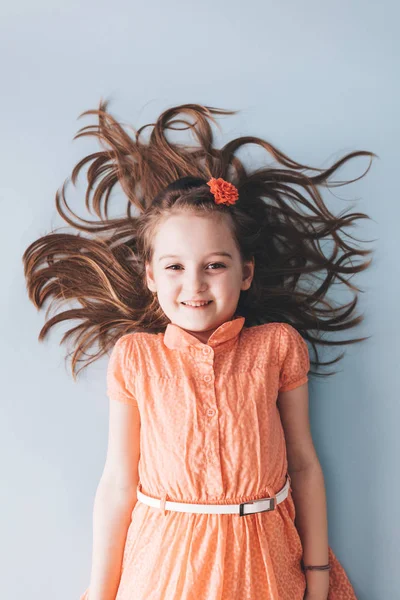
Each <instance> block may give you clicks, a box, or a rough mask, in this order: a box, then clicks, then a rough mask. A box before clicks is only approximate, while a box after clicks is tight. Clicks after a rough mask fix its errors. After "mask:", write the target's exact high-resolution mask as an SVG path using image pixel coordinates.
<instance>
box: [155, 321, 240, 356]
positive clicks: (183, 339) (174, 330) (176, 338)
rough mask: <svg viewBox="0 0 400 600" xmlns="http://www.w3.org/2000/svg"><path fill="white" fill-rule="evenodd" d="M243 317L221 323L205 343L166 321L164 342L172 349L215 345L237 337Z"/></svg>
mask: <svg viewBox="0 0 400 600" xmlns="http://www.w3.org/2000/svg"><path fill="white" fill-rule="evenodd" d="M244 322H245V317H241V316H237V317H234V318H233V319H231V320H230V321H225V323H222V324H221V325H220V326H219V327H217V329H215V331H213V333H212V334H211V335H210V337H209V338H208V341H207V342H206V343H203V342H201V341H200V340H198V339H197V338H196V337H195V336H194V335H192V334H191V333H189V332H188V331H186V329H183V328H182V327H179V325H176V324H175V323H168V325H167V327H166V329H165V332H164V344H165V345H166V346H167V347H168V348H171V349H172V350H174V349H184V348H186V347H187V346H204V345H209V346H213V347H214V346H217V345H218V344H222V343H223V342H226V341H228V340H232V339H233V338H235V337H237V336H238V335H239V333H240V331H241V330H242V328H243V325H244Z"/></svg>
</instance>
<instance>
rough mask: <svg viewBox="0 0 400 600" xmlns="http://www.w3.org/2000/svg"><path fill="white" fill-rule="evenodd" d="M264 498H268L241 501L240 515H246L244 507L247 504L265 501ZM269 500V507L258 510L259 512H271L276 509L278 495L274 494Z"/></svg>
mask: <svg viewBox="0 0 400 600" xmlns="http://www.w3.org/2000/svg"><path fill="white" fill-rule="evenodd" d="M264 500H266V498H259V499H258V500H249V502H241V503H240V504H239V516H240V517H245V516H246V515H245V514H244V512H243V507H244V505H245V504H255V503H256V502H263V501H264ZM268 500H269V501H270V504H269V507H268V508H264V509H263V510H258V511H257V512H269V511H270V510H275V507H276V496H272V497H271V498H268ZM246 514H254V513H246Z"/></svg>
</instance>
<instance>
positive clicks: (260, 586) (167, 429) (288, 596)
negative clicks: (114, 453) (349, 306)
mask: <svg viewBox="0 0 400 600" xmlns="http://www.w3.org/2000/svg"><path fill="white" fill-rule="evenodd" d="M244 321H245V319H244V317H240V316H239V317H238V316H236V317H235V318H233V319H232V320H230V321H227V322H225V323H223V324H222V325H220V326H219V327H218V328H217V329H216V330H215V331H214V332H213V333H212V335H211V336H210V337H209V339H208V341H207V343H206V344H205V343H202V342H200V341H199V340H197V338H195V337H194V336H193V335H191V334H190V333H189V332H187V331H185V330H184V329H181V328H180V327H179V326H178V325H175V324H173V323H170V324H169V325H168V326H167V328H166V330H165V332H164V333H159V334H150V333H144V332H140V333H139V332H138V333H132V334H127V335H124V336H122V337H121V338H120V339H119V340H118V341H117V343H116V344H115V346H114V348H113V351H112V354H111V356H110V360H109V366H108V371H107V393H108V395H109V397H110V398H111V399H112V400H115V401H118V402H126V403H130V404H134V405H136V406H137V407H138V410H139V412H140V421H141V432H140V459H139V466H138V469H139V484H138V489H140V490H141V491H142V492H143V493H144V494H147V495H149V496H153V497H156V498H165V499H167V500H172V501H177V502H190V503H210V504H211V503H215V504H224V503H235V504H236V503H240V502H245V501H248V500H253V499H257V498H262V497H265V496H270V495H273V494H274V493H276V492H277V491H279V490H280V489H281V488H282V487H283V485H284V483H285V478H286V473H287V457H286V446H285V438H284V431H283V428H282V424H281V420H280V417H279V411H278V408H277V405H276V400H277V395H278V392H279V391H283V390H290V389H294V388H295V387H297V386H299V385H302V384H303V383H305V382H306V381H307V380H308V377H307V373H308V371H309V368H310V362H309V356H308V348H307V345H306V343H305V341H304V340H303V338H302V337H301V336H300V334H299V333H298V332H297V330H296V329H294V328H293V327H292V326H290V325H288V324H285V323H268V324H264V325H258V326H255V327H250V328H247V327H244ZM294 519H295V505H294V501H293V498H292V493H291V490H290V491H289V495H288V497H287V498H286V500H284V501H283V502H282V503H280V504H278V505H277V508H276V509H275V510H274V511H270V512H264V513H254V514H248V515H244V516H242V517H241V516H239V515H238V514H197V513H180V512H174V511H168V510H165V511H163V510H162V509H158V508H153V507H150V506H148V505H146V504H144V503H141V502H140V501H138V502H136V504H135V506H134V508H133V511H132V519H131V522H130V525H129V529H128V533H127V538H126V544H125V549H124V554H123V562H122V572H121V577H120V585H119V588H118V593H117V596H116V599H115V600H303V597H304V592H305V588H306V579H305V575H304V573H303V572H302V570H301V567H300V561H301V557H302V545H301V540H300V537H299V535H298V532H297V529H296V527H295V524H294ZM329 557H330V561H331V564H332V570H331V572H330V591H329V600H355V599H356V596H355V594H354V591H353V588H352V586H351V583H350V581H349V579H348V577H347V575H346V573H345V571H344V569H343V567H342V565H341V564H340V562H339V561H338V559H337V558H336V556H335V555H334V553H333V551H332V549H331V548H329ZM88 591H89V589H87V590H86V591H85V592H84V594H83V595H82V596H81V599H80V600H87V598H88Z"/></svg>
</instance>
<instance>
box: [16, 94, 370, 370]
mask: <svg viewBox="0 0 400 600" xmlns="http://www.w3.org/2000/svg"><path fill="white" fill-rule="evenodd" d="M107 105H108V102H107V101H105V102H103V101H100V106H99V109H98V110H88V111H85V112H83V113H82V114H81V115H80V117H82V116H84V115H91V114H95V115H97V116H98V124H97V125H91V126H86V127H83V128H81V129H79V130H78V133H77V134H76V135H75V137H74V139H76V138H79V137H83V136H96V137H97V138H98V139H99V141H100V145H101V146H102V147H103V148H104V149H103V150H101V151H99V152H95V153H94V154H90V155H88V156H86V157H85V158H84V159H82V160H81V161H80V162H79V163H78V164H77V165H76V166H75V167H74V169H73V171H72V176H71V179H72V183H73V184H74V185H75V184H76V181H77V178H78V174H79V172H80V170H81V169H82V167H83V166H84V165H86V164H87V163H91V164H90V166H89V168H88V171H87V189H86V194H85V205H86V208H87V209H88V211H89V212H91V211H92V210H93V211H94V212H95V214H96V215H97V219H96V220H92V221H90V220H86V219H83V218H81V217H79V216H77V215H76V214H75V213H73V211H72V210H71V209H70V207H69V206H68V204H67V201H66V197H65V191H66V185H67V183H68V179H67V180H66V181H65V182H64V184H63V186H62V189H61V190H60V189H59V190H58V191H57V193H56V198H55V199H56V207H57V211H58V213H59V214H60V215H61V216H62V218H63V219H64V220H65V221H66V222H67V223H68V224H69V225H70V226H72V227H73V228H74V229H75V230H78V232H77V233H55V232H52V233H50V234H48V235H45V236H43V237H41V238H39V239H38V240H36V241H34V242H33V243H32V244H30V245H29V247H28V248H27V249H26V250H25V252H24V254H23V264H24V274H25V278H26V283H27V290H28V294H29V298H30V299H31V301H32V302H33V303H34V305H35V306H36V307H37V308H40V307H41V306H42V305H43V304H44V302H45V301H46V300H47V299H50V300H51V303H50V306H49V308H48V312H49V311H50V309H52V308H53V307H54V305H55V306H56V308H58V304H60V305H62V304H63V303H65V302H67V301H70V300H77V301H78V304H79V306H78V307H70V308H68V309H67V310H64V311H60V312H59V313H58V314H55V316H53V317H51V318H50V319H49V320H48V321H47V322H46V323H45V325H44V326H43V328H42V329H41V331H40V333H39V341H42V340H43V339H44V337H45V335H46V333H47V332H48V330H49V329H50V328H51V327H52V326H53V325H55V324H56V323H58V322H61V321H68V320H71V319H76V320H78V324H77V325H75V326H74V327H71V328H70V329H69V330H68V331H67V332H66V333H65V334H64V335H63V338H62V340H61V342H60V343H63V342H64V341H65V340H67V339H68V338H69V337H70V336H73V338H74V347H75V349H74V352H73V354H72V375H73V378H74V379H76V375H77V374H78V373H79V371H80V370H82V369H83V368H84V367H85V366H88V365H89V364H90V363H91V362H93V361H94V360H96V359H97V358H99V357H100V356H102V355H103V354H105V353H107V352H108V351H109V350H110V349H111V348H112V346H113V345H114V344H115V342H116V341H117V339H118V338H119V337H121V336H122V335H124V334H127V333H130V332H135V331H147V332H150V333H159V332H162V331H164V330H165V327H166V325H167V324H168V322H169V319H168V318H167V316H166V315H165V314H164V313H163V311H162V309H161V307H160V306H159V304H158V301H157V298H156V296H155V295H154V294H153V293H152V292H150V290H149V289H148V287H147V284H146V279H145V268H144V265H145V263H146V261H150V260H151V257H152V238H153V235H154V232H155V229H156V227H157V225H158V224H159V223H160V220H161V219H164V218H166V217H167V216H168V215H170V214H172V212H173V211H181V210H191V211H200V212H201V213H202V214H207V213H215V212H217V213H225V214H227V215H229V217H228V219H229V222H230V224H231V230H232V234H233V237H234V239H235V242H236V243H237V245H238V248H239V250H240V254H241V257H242V259H243V260H250V259H251V258H252V257H254V259H255V271H254V278H253V282H252V285H251V287H250V289H249V290H246V291H242V292H241V296H240V299H239V304H238V307H237V313H239V314H241V315H242V316H244V317H245V318H246V321H245V323H246V327H251V326H254V325H259V324H262V323H268V322H273V321H280V322H286V323H290V324H291V325H292V326H293V327H295V328H296V329H297V330H298V331H299V332H300V334H301V335H302V336H303V337H304V338H305V339H306V340H308V341H309V342H310V344H311V345H312V347H313V349H314V351H315V360H312V361H311V363H312V364H315V365H316V366H317V368H318V367H319V366H320V365H330V364H333V363H335V362H337V361H338V360H340V359H341V358H342V357H343V355H344V353H341V354H340V355H339V356H338V357H336V358H335V359H333V360H331V361H327V362H323V361H322V360H320V358H319V356H318V348H317V343H319V344H323V345H343V344H350V343H356V342H360V341H363V340H365V339H367V338H365V337H364V338H355V339H354V338H353V339H347V340H343V339H342V340H332V339H329V340H328V339H324V338H323V332H324V331H326V332H333V331H342V330H345V329H349V328H351V327H355V326H356V325H357V324H358V323H360V322H361V321H362V320H363V316H353V312H354V309H355V307H356V303H357V294H355V295H354V299H353V300H352V301H351V302H349V303H347V304H344V305H342V306H336V307H334V306H333V305H332V304H331V303H329V302H328V300H327V298H326V296H327V292H328V291H329V289H330V286H331V285H333V284H334V283H337V281H335V280H338V281H339V282H342V283H343V284H345V285H346V286H348V287H349V288H350V289H352V290H353V291H360V290H359V288H357V287H356V286H355V285H354V284H353V283H351V282H350V278H351V277H352V275H354V274H355V273H359V272H361V271H363V270H364V269H366V268H367V267H368V266H369V264H370V263H371V260H372V259H369V260H367V261H361V262H360V263H359V264H358V265H356V264H354V262H353V260H354V258H355V257H357V256H364V255H367V254H369V253H370V252H371V250H367V249H361V248H357V247H356V245H354V246H353V245H352V244H351V242H350V241H347V240H345V239H344V237H345V236H347V237H349V238H352V236H350V235H349V234H348V233H347V234H346V233H345V232H344V229H345V228H346V227H350V226H352V225H353V223H354V221H356V220H358V219H369V218H370V217H368V216H367V215H365V214H364V213H359V212H356V213H355V212H353V213H348V214H346V211H344V212H343V213H342V214H341V215H339V216H335V215H333V214H332V213H331V212H330V211H329V210H328V208H327V206H326V205H325V203H324V201H323V199H322V197H321V194H320V192H319V190H318V187H337V186H340V185H345V184H346V183H351V182H352V181H357V179H360V178H361V177H363V176H364V175H365V173H367V172H368V170H369V168H370V166H371V162H372V156H376V155H375V154H374V153H372V152H367V151H364V150H360V151H356V152H352V153H350V154H347V155H346V156H344V157H343V158H341V159H340V160H338V161H337V162H335V163H334V164H333V165H332V166H331V167H329V168H328V169H325V170H324V169H317V168H315V167H309V166H307V165H302V164H300V163H297V162H295V161H294V160H293V159H291V158H289V157H288V156H286V155H285V154H283V152H281V151H280V150H278V149H277V148H276V147H275V146H273V145H272V144H271V143H270V142H267V141H265V140H263V139H261V138H258V137H254V136H244V137H239V138H236V139H234V140H232V141H230V142H228V143H227V144H225V146H223V147H222V148H221V149H217V148H215V147H214V146H213V131H212V128H211V123H215V124H217V126H218V123H217V121H216V119H215V118H214V116H213V115H224V114H225V115H232V114H235V113H236V112H238V111H229V110H223V109H217V108H213V107H210V106H202V105H199V104H183V105H180V106H175V107H172V108H170V109H168V110H166V111H164V112H163V113H162V114H161V115H160V116H159V117H158V119H157V121H156V123H154V124H148V125H144V126H142V127H141V128H140V129H139V130H137V131H136V130H135V129H133V131H134V132H135V139H133V137H132V136H131V135H129V133H128V132H127V131H126V129H124V127H123V126H122V125H121V124H120V123H118V122H117V121H116V119H115V118H114V117H113V116H112V115H111V114H110V113H109V112H108V111H107ZM181 113H182V114H183V115H184V116H186V117H192V118H193V119H194V123H192V122H190V121H188V120H187V119H182V118H180V119H178V118H177V116H178V115H179V114H181ZM177 124H181V125H185V127H183V128H182V127H181V128H177V127H176V125H177ZM149 126H153V130H152V131H151V135H150V137H149V140H148V142H147V143H146V142H145V141H143V139H141V135H142V136H143V133H142V132H143V130H144V129H145V128H146V127H149ZM168 129H190V130H191V132H192V133H193V135H194V136H195V138H197V141H198V144H197V145H194V146H191V145H189V144H179V143H173V142H171V141H170V140H168V139H167V137H166V135H165V132H166V130H168ZM245 144H258V145H259V146H261V147H262V148H264V149H265V150H266V151H267V152H269V153H270V154H271V155H272V157H273V158H274V159H275V160H276V161H277V163H278V164H277V166H268V167H267V166H266V167H264V168H260V169H256V170H252V171H250V170H248V169H246V168H245V166H244V165H243V164H242V162H241V161H240V160H239V159H238V157H237V156H235V153H236V152H237V150H238V149H239V148H240V147H241V146H244V145H245ZM356 156H369V157H370V159H371V160H370V164H369V166H368V169H367V170H366V172H365V173H364V174H363V175H361V176H360V177H359V178H357V179H354V180H350V181H344V182H334V183H330V182H328V179H329V177H330V176H331V175H332V174H333V173H334V172H335V171H337V170H338V169H339V168H340V167H341V166H342V165H344V163H345V162H347V161H348V160H349V159H351V158H353V157H356ZM280 165H281V166H282V167H283V168H281V166H280ZM305 171H309V172H311V174H309V175H307V174H306V173H305ZM211 177H215V178H218V177H222V178H224V179H226V180H228V181H230V182H232V183H233V184H234V185H235V186H236V187H237V188H238V191H239V200H238V202H237V203H236V204H235V205H232V206H226V205H221V204H216V203H215V202H214V199H213V196H212V194H211V191H210V188H209V186H208V185H207V181H208V180H209V179H210V178H211ZM116 184H120V186H121V188H122V190H123V192H124V193H125V195H126V197H127V208H126V216H122V217H118V218H116V217H114V218H111V217H109V216H108V205H109V202H110V199H111V197H112V196H111V193H112V192H113V190H114V188H115V186H116ZM294 186H296V187H294ZM301 192H304V195H303V193H301ZM91 195H92V197H91ZM65 209H66V210H65ZM132 209H136V211H135V212H136V214H132ZM307 211H308V212H307ZM79 232H85V233H86V234H89V235H86V236H82V235H81V234H80V233H79ZM352 239H353V238H352ZM322 240H328V241H329V240H330V241H331V243H333V248H332V251H331V254H330V256H325V254H324V253H323V251H322V248H321V241H322ZM322 271H325V272H326V274H325V276H322V275H321V272H322ZM305 284H307V285H305ZM313 284H314V285H313ZM46 317H47V313H46ZM96 342H97V343H98V350H97V352H96V353H95V354H92V355H91V356H89V358H86V359H85V357H87V355H88V353H87V351H88V350H89V349H90V348H91V347H92V346H94V344H95V343H96ZM79 362H83V366H82V367H81V368H80V369H77V364H78V363H79ZM311 372H312V373H314V374H316V375H318V376H321V375H323V376H326V375H332V374H333V373H322V374H321V373H319V372H317V371H311Z"/></svg>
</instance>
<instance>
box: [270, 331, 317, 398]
mask: <svg viewBox="0 0 400 600" xmlns="http://www.w3.org/2000/svg"><path fill="white" fill-rule="evenodd" d="M279 335H280V337H279V366H280V372H279V390H278V391H279V392H287V391H289V390H293V389H294V388H296V387H299V386H300V385H302V384H303V383H306V382H307V381H308V376H307V373H308V371H309V370H310V357H309V352H308V347H307V344H306V342H305V340H304V339H303V338H302V336H301V335H300V333H299V332H298V331H297V329H295V328H294V327H292V325H289V324H288V323H280V334H279Z"/></svg>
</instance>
